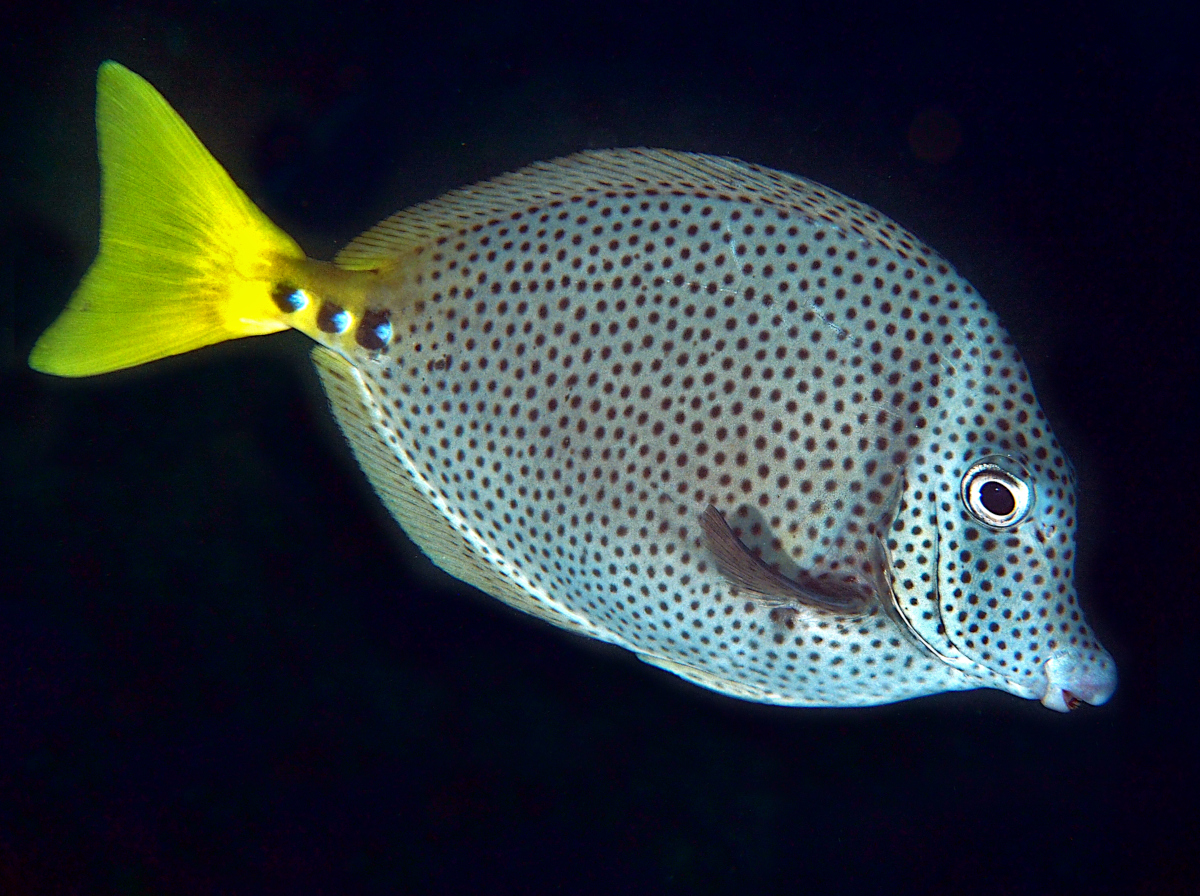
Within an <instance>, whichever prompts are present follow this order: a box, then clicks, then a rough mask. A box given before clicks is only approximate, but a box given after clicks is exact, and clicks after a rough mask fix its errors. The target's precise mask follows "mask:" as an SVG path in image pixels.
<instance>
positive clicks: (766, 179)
mask: <svg viewBox="0 0 1200 896" xmlns="http://www.w3.org/2000/svg"><path fill="white" fill-rule="evenodd" d="M99 82H100V87H99V94H100V101H99V106H98V113H97V120H98V127H99V131H100V135H101V157H102V161H103V162H104V168H105V175H106V177H105V190H104V209H105V220H104V225H103V233H102V239H101V251H100V254H99V256H98V258H97V261H96V262H95V263H94V265H93V267H92V269H91V271H89V274H88V275H87V277H86V278H85V280H84V283H83V284H82V285H81V287H80V289H79V291H78V292H77V293H76V295H75V296H74V297H73V298H72V302H71V305H70V306H69V307H68V309H67V311H66V312H65V313H64V315H63V316H62V317H61V318H60V320H59V321H58V322H56V323H55V324H54V325H53V326H52V327H51V329H50V330H48V331H47V333H46V334H45V335H44V336H43V338H42V340H40V341H39V343H38V345H37V346H36V347H35V350H34V353H33V355H32V357H31V363H32V364H33V366H35V367H37V368H39V369H42V370H45V371H47V372H51V373H61V374H66V375H86V374H90V373H98V372H103V371H104V370H108V369H118V368H120V367H126V366H131V365H132V364H136V363H142V362H144V361H147V360H152V359H153V358H154V357H162V356H165V355H168V354H174V353H176V352H178V351H186V350H188V349H190V348H195V347H199V346H200V345H204V344H209V343H211V342H215V341H220V339H225V338H234V337H235V336H238V335H250V334H252V333H261V332H269V331H271V330H277V329H283V328H285V327H294V328H296V329H300V330H302V331H303V332H305V333H307V334H308V335H310V336H311V337H312V338H313V339H314V340H315V341H316V342H317V343H318V346H317V348H315V349H314V353H313V359H314V363H315V364H316V367H317V369H318V371H319V373H320V376H321V380H322V383H323V385H324V387H325V389H326V392H327V394H328V396H329V399H330V406H331V408H332V410H333V412H334V414H335V416H336V418H337V420H338V422H339V425H340V426H341V428H342V430H343V432H344V433H345V435H346V436H347V438H348V440H349V442H350V444H351V446H352V448H353V450H354V452H355V455H356V457H357V459H358V461H359V463H360V465H361V466H362V468H363V470H364V471H365V473H366V474H367V476H368V478H369V479H370V481H371V483H372V485H373V486H374V488H375V490H376V491H377V492H378V493H379V495H380V497H381V499H382V500H383V501H384V503H385V504H386V505H387V507H388V509H389V510H390V511H391V513H392V514H393V515H394V516H395V517H396V519H397V520H398V521H399V522H400V524H401V525H402V526H403V527H404V528H405V530H406V531H407V532H408V533H409V535H410V536H411V537H412V538H413V539H414V541H415V542H416V543H417V544H418V545H420V547H421V548H422V549H423V550H424V551H425V552H426V553H427V554H428V555H429V556H430V558H431V559H432V560H433V562H435V563H437V564H438V565H439V566H442V567H443V568H445V569H446V570H448V571H449V572H451V573H452V574H454V575H456V576H458V577H459V578H461V579H463V580H465V581H467V582H470V583H471V584H473V585H476V586H478V587H479V588H481V589H482V590H484V591H486V592H488V593H489V594H492V595H493V596H495V597H497V598H499V599H501V600H504V601H506V602H507V603H509V604H511V605H512V606H514V607H517V608H518V609H521V610H524V611H526V612H529V613H531V614H533V615H536V616H539V617H541V618H543V619H545V620H547V621H549V622H551V623H553V624H555V625H558V626H560V627H563V628H566V629H568V630H571V631H574V632H577V633H579V634H583V635H586V636H589V637H593V638H596V639H598V640H601V641H605V642H608V643H612V644H617V645H620V646H622V647H625V648H627V649H629V650H631V651H633V652H634V653H636V654H637V655H638V656H639V657H641V658H642V659H644V660H646V661H648V662H650V663H652V664H654V665H657V666H660V667H662V668H664V669H667V670H669V671H671V672H674V673H676V674H678V675H680V676H682V677H683V678H685V679H688V680H689V681H692V682H695V683H696V684H699V685H702V686H704V687H707V688H710V689H712V690H714V691H718V692H721V693H724V694H729V695H732V696H736V697H741V698H746V699H750V700H755V701H759V702H765V703H773V704H781V705H796V706H859V705H869V704H878V703H887V702H892V701H896V700H902V699H907V698H911V697H917V696H921V695H925V694H932V693H937V692H941V691H950V690H964V689H970V688H977V687H994V688H999V689H1002V690H1006V691H1009V692H1011V693H1014V694H1017V695H1019V696H1022V697H1026V698H1032V699H1038V700H1041V701H1042V702H1043V703H1044V704H1045V705H1046V706H1048V707H1050V708H1052V709H1058V710H1064V711H1065V710H1066V709H1068V708H1074V706H1075V705H1077V704H1078V703H1079V702H1081V701H1083V702H1089V703H1093V704H1099V703H1103V702H1104V701H1105V700H1107V699H1108V697H1109V696H1110V695H1111V694H1112V692H1113V689H1114V688H1115V683H1116V670H1115V666H1114V664H1113V662H1112V659H1111V657H1110V656H1109V655H1108V654H1107V652H1106V651H1105V650H1104V648H1103V647H1102V646H1101V645H1100V644H1099V642H1098V641H1097V640H1096V638H1095V636H1094V635H1093V634H1092V632H1091V630H1090V629H1089V627H1088V625H1087V623H1086V622H1085V621H1084V619H1083V616H1082V613H1081V611H1080V609H1079V606H1078V603H1077V598H1076V594H1075V589H1074V583H1073V566H1074V528H1075V493H1074V482H1073V477H1072V472H1071V467H1070V464H1069V462H1068V461H1067V459H1066V457H1065V455H1064V454H1063V451H1062V449H1061V447H1060V446H1059V445H1058V443H1057V441H1056V440H1055V439H1054V437H1053V434H1052V432H1051V430H1050V428H1049V425H1048V424H1047V422H1046V419H1045V417H1044V414H1043V412H1042V410H1041V408H1040V407H1039V405H1038V402H1037V400H1036V398H1035V396H1034V393H1033V390H1032V387H1031V385H1030V382H1029V376H1028V373H1027V371H1026V369H1025V367H1024V364H1023V363H1022V361H1021V359H1020V356H1019V355H1018V353H1017V351H1016V349H1015V348H1014V346H1013V344H1012V340H1011V339H1010V337H1009V336H1008V334H1007V333H1006V332H1005V330H1004V329H1003V328H1002V326H1001V325H1000V323H999V322H998V321H997V319H996V318H995V316H994V315H993V314H992V312H991V311H990V310H989V309H988V307H987V305H986V304H985V302H984V301H983V300H982V299H981V298H980V296H979V295H978V294H977V293H976V292H975V291H974V290H973V289H972V287H971V286H970V284H968V283H967V282H966V281H965V280H963V278H961V277H960V276H959V275H958V274H957V273H956V272H955V271H954V270H953V268H952V267H951V266H950V265H949V263H947V262H946V261H945V260H944V259H943V258H941V257H940V256H939V255H937V254H936V253H935V252H933V251H932V250H931V249H929V248H928V247H926V246H925V245H923V244H922V243H921V242H920V241H919V240H918V239H917V238H916V237H915V236H913V235H912V234H910V233H908V232H907V231H905V230H903V229H902V228H900V227H899V226H898V225H897V224H895V223H894V222H892V221H890V220H889V219H887V218H886V217H885V216H883V215H882V214H880V213H879V212H877V211H875V210H874V209H872V208H870V207H868V206H865V205H863V204H861V203H858V202H856V201H854V200H852V199H849V198H848V197H845V196H843V195H841V194H839V193H837V192H835V191H833V190H830V189H828V188H826V187H822V186H820V185H818V184H814V183H812V182H809V181H806V180H803V179H800V178H797V177H794V176H792V175H789V174H785V173H782V172H779V171H774V170H770V169H767V168H762V167H759V166H755V165H749V164H746V163H743V162H739V161H736V160H731V159H724V158H716V157H712V156H703V155H696V154H689V153H679V152H669V151H663V150H612V151H605V152H588V153H580V154H578V155H575V156H571V157H568V158H565V159H561V160H557V161H552V162H545V163H539V164H535V165H532V166H529V167H528V168H525V169H522V170H520V171H518V172H515V173H512V174H509V175H505V176H503V177H500V178H497V179H495V180H492V181H488V182H486V183H483V184H479V185H476V186H473V187H469V188H466V189H463V190H459V191H455V192H453V193H450V194H448V195H446V196H443V197H441V198H440V199H437V200H434V201H432V202H429V203H425V204H422V205H419V206H416V207H414V208H412V209H408V210H406V211H403V212H400V213H399V214H397V215H395V216H393V217H391V218H389V219H387V220H385V221H383V222H381V223H380V224H379V225H377V226H376V227H374V228H372V229H371V230H369V231H367V232H366V233H364V234H363V235H362V236H360V237H359V238H358V239H356V240H355V241H353V242H352V243H351V244H349V245H348V246H347V247H346V248H345V249H344V250H343V251H342V252H341V253H340V254H339V256H338V257H337V259H335V262H334V263H333V264H332V265H330V264H325V263H321V262H315V261H311V260H309V259H307V258H305V257H304V255H303V253H302V252H301V251H300V249H299V247H297V246H296V245H295V244H294V243H293V242H292V241H291V240H290V239H289V238H287V237H286V235H284V234H282V232H280V231H278V229H277V228H275V227H274V225H272V224H271V223H270V222H269V221H268V220H267V219H266V218H265V217H264V216H262V214H261V212H258V210H257V209H256V208H254V206H253V204H252V203H251V202H250V200H248V199H247V198H246V197H245V196H244V194H242V193H241V191H240V190H238V189H237V187H236V186H234V185H233V184H232V182H231V181H229V180H228V177H227V175H225V174H224V172H223V171H222V170H221V169H220V167H219V166H218V165H217V163H216V162H215V161H212V160H211V157H209V156H208V155H207V153H206V152H205V151H204V149H203V147H202V146H201V145H200V144H199V141H198V140H196V138H195V137H194V136H193V135H191V132H190V131H189V130H188V129H187V127H186V125H184V124H183V122H182V120H181V119H179V118H178V116H176V115H175V113H174V112H173V110H171V109H170V107H169V106H168V105H167V104H166V102H165V101H164V100H162V98H161V97H159V96H158V94H157V93H155V92H154V91H153V88H151V87H150V86H149V85H148V84H146V83H145V82H144V81H142V80H141V79H140V78H138V77H137V76H136V75H133V74H132V73H131V72H128V71H127V70H125V69H123V68H121V67H120V66H117V65H116V64H115V63H106V64H105V66H103V67H102V69H101V73H100V79H99ZM106 131H107V132H109V137H108V139H106ZM156 132H165V133H166V134H167V135H168V137H166V138H162V139H160V140H158V142H157V143H155V142H154V140H150V141H149V144H150V145H151V146H152V147H155V146H158V147H159V148H160V149H161V150H162V151H163V152H174V153H175V154H176V155H182V157H183V160H184V164H178V163H177V164H168V165H163V164H160V163H156V167H154V168H153V169H152V170H153V172H154V177H153V178H152V179H151V182H150V183H149V184H148V185H147V184H146V183H144V181H145V180H146V174H145V170H144V169H143V168H142V166H141V163H140V161H139V158H140V157H141V156H143V155H144V154H145V152H146V150H145V148H144V143H145V141H146V137H145V134H147V133H150V134H151V135H153V134H154V133H156ZM114 135H115V136H114ZM106 147H112V151H108V150H107V148H106ZM163 178H174V179H176V180H182V181H184V183H183V184H181V185H180V186H181V189H182V192H184V193H185V196H184V198H183V202H184V207H183V208H180V207H179V202H178V201H176V200H173V201H172V203H171V204H170V205H168V204H167V201H166V200H162V199H160V200H157V201H156V203H155V204H156V205H159V206H167V208H166V209H165V210H164V211H163V213H162V214H160V215H159V216H158V217H159V219H162V218H164V217H165V219H166V220H167V222H168V223H169V224H170V226H167V227H163V226H162V225H161V224H160V223H155V220H154V216H153V215H147V214H145V213H144V203H140V204H138V210H139V213H138V214H137V215H131V214H125V213H123V208H124V206H125V205H128V204H130V203H131V200H130V199H129V198H128V197H129V196H148V195H150V194H154V195H163V196H167V195H170V192H169V191H168V189H167V188H168V187H170V186H171V185H170V184H167V183H164V181H163V180H162V179H163ZM198 184H199V185H198ZM120 191H124V194H125V196H122V195H120ZM178 192H180V190H177V191H176V193H177V194H178ZM187 203H190V206H188V205H187ZM214 220H215V221H218V222H220V224H219V226H214V225H213V224H212V222H213V221H214ZM181 231H185V232H184V233H183V235H182V236H181V235H180V232H181ZM230 234H232V236H230ZM105 235H107V236H108V238H107V239H106V237H105ZM129 247H135V248H136V249H137V254H136V255H128V257H126V255H127V254H128V253H129V252H130V251H131V250H130V248H129ZM147 259H149V263H147ZM131 283H134V284H135V285H139V286H141V287H143V291H144V292H145V293H146V295H143V296H141V297H132V296H129V295H128V287H129V286H130V285H131ZM101 310H103V311H104V312H105V313H104V314H101V313H99V312H100V311H101ZM125 319H128V320H129V321H131V322H132V321H135V320H136V321H137V322H136V323H131V324H130V325H129V326H128V327H125V326H123V324H122V321H124V320H125Z"/></svg>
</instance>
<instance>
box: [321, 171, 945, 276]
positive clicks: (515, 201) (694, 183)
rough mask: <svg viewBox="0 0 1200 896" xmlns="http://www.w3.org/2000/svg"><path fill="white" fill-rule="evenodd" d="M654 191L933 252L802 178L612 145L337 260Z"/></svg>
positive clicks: (402, 223) (414, 221)
mask: <svg viewBox="0 0 1200 896" xmlns="http://www.w3.org/2000/svg"><path fill="white" fill-rule="evenodd" d="M647 189H650V190H657V191H660V192H663V193H668V194H669V193H671V192H673V191H685V192H689V193H695V192H701V193H708V194H711V195H712V196H714V197H718V196H724V197H726V198H735V199H736V198H742V197H746V198H747V200H748V198H749V197H754V198H755V199H756V200H758V201H762V200H764V199H765V200H767V201H771V202H774V203H778V204H779V205H781V206H785V207H788V208H791V209H794V210H796V211H799V212H801V213H802V214H804V215H806V216H807V217H809V218H811V219H812V221H813V222H814V223H815V222H816V221H818V220H820V221H824V222H826V223H827V224H829V225H831V226H833V227H835V228H838V229H839V230H841V231H842V232H845V233H850V232H853V233H857V234H858V235H859V236H860V237H861V238H863V239H865V240H868V241H870V242H874V243H877V244H879V245H881V246H884V247H886V248H888V249H891V250H892V251H896V252H899V253H900V254H901V255H906V254H909V253H914V252H915V253H917V254H922V255H926V256H930V257H932V256H933V255H934V253H933V252H932V250H930V249H928V248H926V247H925V246H924V245H923V244H921V243H920V241H919V240H917V238H916V237H915V236H913V235H912V234H910V233H908V232H907V231H905V230H904V229H903V228H900V227H899V226H897V225H896V224H895V223H893V222H892V221H890V220H888V219H886V218H884V217H883V216H882V215H881V214H880V213H879V212H877V211H875V210H874V209H872V208H871V207H869V206H866V205H863V204H862V203H860V202H856V201H855V200H853V199H850V198H849V197H848V196H843V195H842V194H841V193H838V192H837V191H835V190H831V189H829V188H828V187H823V186H821V185H820V184H815V183H812V182H811V181H807V180H804V179H803V178H799V177H795V176H794V175H791V174H786V173H784V172H782V171H775V170H773V169H771V168H763V167H761V166H758V165H750V164H747V163H746V162H741V161H739V160H737V159H730V158H723V157H720V156H708V155H702V154H699V153H687V152H674V151H672V150H664V149H607V150H589V151H587V152H580V153H575V154H574V155H570V156H565V157H564V158H561V159H554V160H551V161H548V162H536V163H534V164H532V165H527V166H526V167H524V168H521V169H519V170H517V171H513V172H510V173H508V174H502V175H500V176H499V177H496V178H493V179H491V180H487V181H483V182H482V183H478V184H474V185H472V186H469V187H463V188H462V189H458V190H452V191H451V192H449V193H446V194H444V195H443V196H440V197H438V198H437V199H434V200H431V201H429V202H422V203H420V204H419V205H414V206H412V207H411V208H407V209H404V210H403V211H400V212H397V213H396V214H394V215H392V216H391V217H389V218H385V219H384V220H382V221H380V222H379V223H378V224H376V225H375V226H374V227H372V228H371V229H369V230H367V231H365V232H364V233H362V234H360V235H359V236H358V237H356V238H355V239H354V241H353V242H351V243H350V244H349V245H347V246H346V247H345V248H344V249H342V251H341V252H339V253H338V256H337V258H336V259H335V262H336V263H337V264H338V265H340V266H342V267H344V268H351V269H355V270H364V269H366V270H370V269H377V268H381V267H386V266H387V265H388V264H389V263H391V262H393V261H394V260H395V259H396V258H397V257H398V256H399V255H401V254H402V253H403V252H405V251H410V250H412V249H414V248H416V247H417V246H420V245H422V244H425V243H428V242H429V241H430V240H431V239H434V238H436V237H437V236H438V235H440V234H444V233H446V232H455V231H457V230H461V229H463V228H464V227H467V226H471V225H473V224H477V223H480V222H486V221H490V220H496V219H503V218H505V217H508V216H510V215H513V214H514V213H518V212H528V211H529V210H530V209H531V208H540V207H542V206H544V205H546V204H548V203H553V202H556V201H558V202H561V201H562V200H564V199H565V198H568V197H578V196H582V195H583V194H587V193H601V194H602V193H606V192H613V191H616V192H618V193H620V192H629V191H631V190H638V191H639V192H643V193H644V192H645V191H646V190H647Z"/></svg>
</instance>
